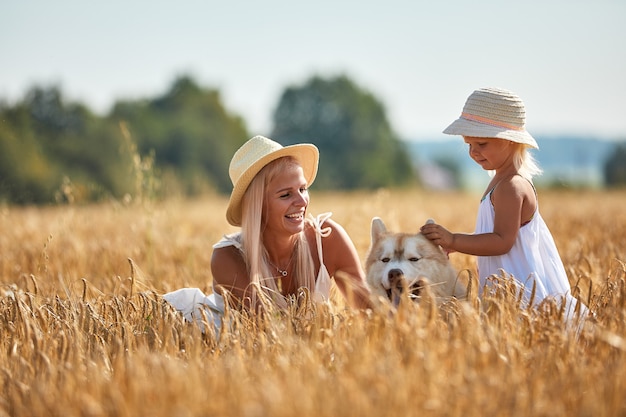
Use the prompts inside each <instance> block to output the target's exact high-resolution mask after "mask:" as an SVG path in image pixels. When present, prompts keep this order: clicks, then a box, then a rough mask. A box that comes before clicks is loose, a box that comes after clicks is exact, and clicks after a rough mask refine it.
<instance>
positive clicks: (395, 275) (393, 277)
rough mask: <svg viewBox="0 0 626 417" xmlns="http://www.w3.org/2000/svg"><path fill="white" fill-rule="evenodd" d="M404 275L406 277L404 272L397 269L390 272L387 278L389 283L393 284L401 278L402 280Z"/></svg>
mask: <svg viewBox="0 0 626 417" xmlns="http://www.w3.org/2000/svg"><path fill="white" fill-rule="evenodd" d="M403 275H404V272H402V270H401V269H397V268H396V269H391V270H389V273H388V274H387V277H388V278H389V282H391V283H393V282H395V281H397V280H399V279H400V278H402V276H403Z"/></svg>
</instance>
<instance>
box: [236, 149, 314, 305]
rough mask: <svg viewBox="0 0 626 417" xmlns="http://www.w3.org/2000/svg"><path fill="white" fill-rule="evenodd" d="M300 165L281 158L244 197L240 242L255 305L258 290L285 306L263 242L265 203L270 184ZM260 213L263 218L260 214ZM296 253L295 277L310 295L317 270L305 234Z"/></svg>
mask: <svg viewBox="0 0 626 417" xmlns="http://www.w3.org/2000/svg"><path fill="white" fill-rule="evenodd" d="M294 165H296V166H300V164H299V163H298V161H297V160H296V159H295V158H293V157H291V156H287V157H282V158H279V159H277V160H275V161H272V162H270V163H268V164H267V165H266V166H265V167H263V169H261V171H259V173H258V174H257V175H256V176H255V177H254V179H253V180H252V182H251V183H250V185H249V186H248V189H247V190H246V192H245V194H244V195H243V198H242V211H241V212H242V218H241V243H242V246H243V257H244V260H245V262H246V268H247V270H248V274H249V276H250V284H251V285H252V300H251V301H252V305H253V306H254V305H256V303H257V293H256V291H257V289H259V288H260V289H262V290H263V291H264V293H265V294H266V295H267V296H269V298H270V299H271V300H272V301H273V302H274V303H275V304H276V305H277V306H279V307H286V305H287V303H286V300H285V298H284V297H283V296H282V295H281V293H280V289H279V288H278V285H277V283H276V279H275V278H276V277H277V275H276V272H277V271H275V268H274V267H272V266H271V265H270V262H269V256H268V254H267V250H266V248H265V244H264V242H263V233H262V231H263V228H264V227H265V224H264V223H265V221H266V219H265V210H264V209H265V201H266V197H265V195H266V189H267V185H268V184H269V183H270V182H271V181H272V180H273V179H274V178H276V176H279V175H281V174H282V173H283V172H285V170H286V169H287V168H288V167H291V166H294ZM259 213H261V215H259ZM297 238H298V240H297V241H296V244H295V247H294V253H293V263H294V269H293V270H294V275H295V280H296V284H297V288H301V287H306V288H307V289H308V290H309V291H310V292H311V293H313V291H314V289H315V267H314V263H313V258H312V256H311V250H310V247H309V243H308V241H307V239H306V236H305V235H304V231H303V232H301V233H300V234H299V235H298V236H297Z"/></svg>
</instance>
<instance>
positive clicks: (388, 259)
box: [380, 258, 391, 263]
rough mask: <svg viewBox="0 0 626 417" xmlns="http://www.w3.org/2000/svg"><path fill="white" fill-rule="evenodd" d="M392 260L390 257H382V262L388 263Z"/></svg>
mask: <svg viewBox="0 0 626 417" xmlns="http://www.w3.org/2000/svg"><path fill="white" fill-rule="evenodd" d="M390 260H391V259H390V258H383V259H381V260H380V261H381V262H384V263H387V262H389V261H390Z"/></svg>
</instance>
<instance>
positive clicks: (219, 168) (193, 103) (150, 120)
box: [110, 76, 248, 194]
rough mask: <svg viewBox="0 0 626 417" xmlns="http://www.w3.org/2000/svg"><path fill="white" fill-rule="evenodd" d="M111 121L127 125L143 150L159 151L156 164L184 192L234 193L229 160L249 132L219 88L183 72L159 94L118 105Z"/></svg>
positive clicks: (142, 151) (147, 151)
mask: <svg viewBox="0 0 626 417" xmlns="http://www.w3.org/2000/svg"><path fill="white" fill-rule="evenodd" d="M110 119H111V120H113V121H114V122H115V123H119V122H120V121H123V122H125V123H127V125H128V127H129V129H130V131H131V133H132V138H133V140H135V141H136V143H137V146H138V148H139V152H140V153H141V154H143V155H146V154H148V153H150V152H154V155H155V166H156V168H157V169H159V170H161V171H164V172H171V173H174V175H175V176H177V177H178V179H179V180H180V181H181V183H182V186H183V187H184V190H183V191H184V193H185V194H198V193H200V192H202V191H204V189H205V188H206V187H210V188H212V189H217V190H218V191H222V192H227V191H230V189H231V187H232V184H231V182H230V178H229V176H228V164H229V162H230V159H231V157H232V155H233V154H234V153H235V151H236V150H237V148H239V146H241V145H242V144H243V142H244V141H245V140H246V139H247V136H248V134H247V131H246V127H245V123H244V121H243V119H242V118H241V117H239V116H236V115H233V114H230V113H229V112H228V111H227V110H226V109H225V107H224V106H223V104H222V101H221V97H220V94H219V92H218V91H216V90H210V89H203V88H201V87H200V86H198V85H197V84H196V83H195V81H194V80H193V79H192V78H190V77H188V76H181V77H179V78H177V79H176V80H175V81H174V82H173V84H172V86H171V87H170V89H169V90H168V91H167V92H166V93H165V94H163V95H162V96H160V97H157V98H154V99H148V100H137V101H125V102H124V101H122V102H118V103H116V104H115V106H114V108H113V110H112V112H111V115H110Z"/></svg>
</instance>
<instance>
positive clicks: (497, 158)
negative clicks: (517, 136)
mask: <svg viewBox="0 0 626 417" xmlns="http://www.w3.org/2000/svg"><path fill="white" fill-rule="evenodd" d="M463 139H465V143H467V144H468V145H469V156H470V158H472V159H473V160H474V161H475V162H476V163H477V164H478V165H480V166H481V167H482V168H483V169H484V170H487V171H497V170H498V169H501V168H503V167H504V166H506V164H507V163H508V162H511V156H512V154H513V147H512V146H510V145H511V141H508V140H505V139H497V138H478V137H473V136H464V137H463Z"/></svg>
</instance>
